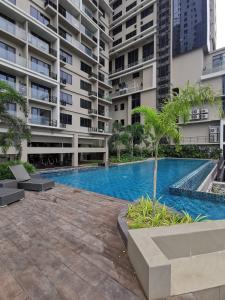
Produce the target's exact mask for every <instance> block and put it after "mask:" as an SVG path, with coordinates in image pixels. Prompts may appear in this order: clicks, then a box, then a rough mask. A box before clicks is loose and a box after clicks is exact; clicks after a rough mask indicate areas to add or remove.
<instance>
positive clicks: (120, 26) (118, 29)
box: [113, 24, 122, 35]
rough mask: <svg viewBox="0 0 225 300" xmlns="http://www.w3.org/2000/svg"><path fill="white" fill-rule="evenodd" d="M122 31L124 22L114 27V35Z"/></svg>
mask: <svg viewBox="0 0 225 300" xmlns="http://www.w3.org/2000/svg"><path fill="white" fill-rule="evenodd" d="M121 31H122V24H121V25H119V26H117V27H116V28H114V29H113V35H116V34H118V33H120V32H121Z"/></svg>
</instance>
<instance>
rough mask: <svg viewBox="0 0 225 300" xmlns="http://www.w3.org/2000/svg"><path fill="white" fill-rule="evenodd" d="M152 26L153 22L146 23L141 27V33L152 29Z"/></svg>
mask: <svg viewBox="0 0 225 300" xmlns="http://www.w3.org/2000/svg"><path fill="white" fill-rule="evenodd" d="M152 26H153V21H150V22H148V23H146V24H145V25H143V26H141V32H142V31H144V30H146V29H148V28H150V27H152Z"/></svg>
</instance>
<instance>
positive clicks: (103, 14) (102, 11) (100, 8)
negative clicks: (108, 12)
mask: <svg viewBox="0 0 225 300" xmlns="http://www.w3.org/2000/svg"><path fill="white" fill-rule="evenodd" d="M98 9H99V10H100V12H101V13H102V17H103V18H105V11H104V9H103V8H102V7H101V6H99V7H98Z"/></svg>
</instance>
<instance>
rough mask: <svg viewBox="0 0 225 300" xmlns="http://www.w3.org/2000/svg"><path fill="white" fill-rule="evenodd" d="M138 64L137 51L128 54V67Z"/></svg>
mask: <svg viewBox="0 0 225 300" xmlns="http://www.w3.org/2000/svg"><path fill="white" fill-rule="evenodd" d="M137 63H138V49H135V50H133V51H130V52H128V66H129V67H132V66H134V65H136V64H137Z"/></svg>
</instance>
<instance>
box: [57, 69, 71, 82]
mask: <svg viewBox="0 0 225 300" xmlns="http://www.w3.org/2000/svg"><path fill="white" fill-rule="evenodd" d="M60 81H61V82H62V83H65V84H72V81H73V80H72V75H71V74H69V73H66V72H65V71H63V70H60Z"/></svg>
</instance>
